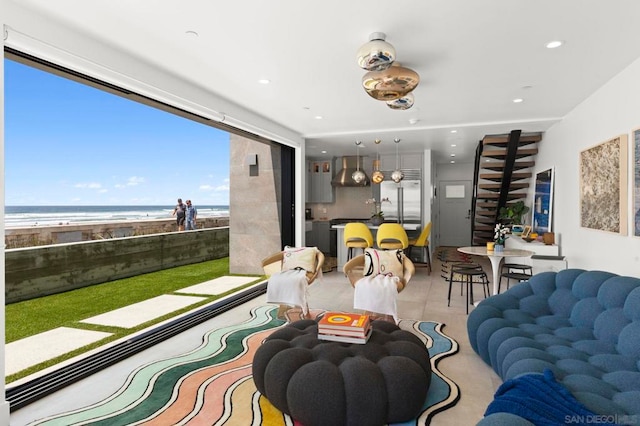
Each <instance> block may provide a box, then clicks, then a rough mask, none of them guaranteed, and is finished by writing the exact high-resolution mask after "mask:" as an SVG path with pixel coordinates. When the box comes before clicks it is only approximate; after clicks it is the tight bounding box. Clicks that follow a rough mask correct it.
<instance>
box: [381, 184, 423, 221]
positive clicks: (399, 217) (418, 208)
mask: <svg viewBox="0 0 640 426" xmlns="http://www.w3.org/2000/svg"><path fill="white" fill-rule="evenodd" d="M420 187H421V184H420V180H418V179H416V180H413V179H411V180H401V181H400V183H395V182H393V181H383V182H382V183H380V199H381V200H384V199H389V201H390V202H389V203H387V202H383V203H382V204H381V209H382V211H383V212H384V219H385V220H387V221H396V222H399V223H421V222H422V202H421V199H422V190H421V188H420Z"/></svg>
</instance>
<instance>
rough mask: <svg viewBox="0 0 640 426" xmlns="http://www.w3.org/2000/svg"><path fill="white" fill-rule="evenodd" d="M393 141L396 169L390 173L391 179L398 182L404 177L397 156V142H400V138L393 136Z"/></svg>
mask: <svg viewBox="0 0 640 426" xmlns="http://www.w3.org/2000/svg"><path fill="white" fill-rule="evenodd" d="M393 141H394V142H395V143H396V169H395V170H394V171H393V173H391V180H392V181H394V182H395V183H400V181H401V180H402V179H404V173H402V170H400V157H399V156H398V144H399V143H400V139H399V138H395V139H394V140H393Z"/></svg>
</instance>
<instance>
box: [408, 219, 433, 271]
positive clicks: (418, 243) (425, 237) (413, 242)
mask: <svg viewBox="0 0 640 426" xmlns="http://www.w3.org/2000/svg"><path fill="white" fill-rule="evenodd" d="M429 234H431V222H429V223H428V224H427V226H425V227H424V229H423V230H422V232H420V235H419V236H418V238H411V239H410V240H409V257H411V250H412V249H413V248H414V247H420V248H422V249H424V250H425V251H426V252H427V262H426V263H424V265H425V266H426V267H427V268H429V273H431V254H430V253H429V252H430V250H429Z"/></svg>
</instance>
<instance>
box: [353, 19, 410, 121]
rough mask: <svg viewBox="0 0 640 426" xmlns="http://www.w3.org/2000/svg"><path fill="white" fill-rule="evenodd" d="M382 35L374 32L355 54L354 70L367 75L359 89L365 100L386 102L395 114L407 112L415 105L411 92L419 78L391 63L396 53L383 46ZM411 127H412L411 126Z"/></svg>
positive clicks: (390, 46)
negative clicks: (359, 70)
mask: <svg viewBox="0 0 640 426" xmlns="http://www.w3.org/2000/svg"><path fill="white" fill-rule="evenodd" d="M386 37H387V36H386V34H384V33H381V32H375V33H373V34H371V35H370V36H369V40H370V41H369V42H367V43H365V44H364V45H363V46H362V47H361V48H360V49H358V53H357V61H358V66H360V67H361V68H363V69H365V70H367V71H369V72H368V73H366V74H365V75H364V77H363V78H362V86H363V87H364V90H365V91H366V92H367V94H368V95H369V96H371V97H372V98H373V99H375V100H378V101H384V102H386V104H387V106H388V107H389V108H391V109H395V110H407V109H409V108H411V107H412V106H413V104H414V102H415V99H414V97H413V94H411V93H410V92H411V91H413V90H414V89H415V88H416V87H417V86H418V84H419V83H420V76H419V75H418V73H417V72H415V71H414V70H412V69H410V68H406V67H403V66H401V65H400V64H399V63H397V62H396V61H395V59H396V50H395V48H394V47H393V46H392V45H391V44H389V43H388V42H386V41H385V40H386ZM412 124H415V123H412Z"/></svg>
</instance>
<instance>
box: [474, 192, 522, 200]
mask: <svg viewBox="0 0 640 426" xmlns="http://www.w3.org/2000/svg"><path fill="white" fill-rule="evenodd" d="M477 198H478V199H479V200H480V199H482V200H497V199H498V198H500V194H496V193H491V192H483V193H478V197H477ZM518 198H527V194H526V193H518V192H510V193H509V194H508V195H507V199H509V200H515V199H518Z"/></svg>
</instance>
